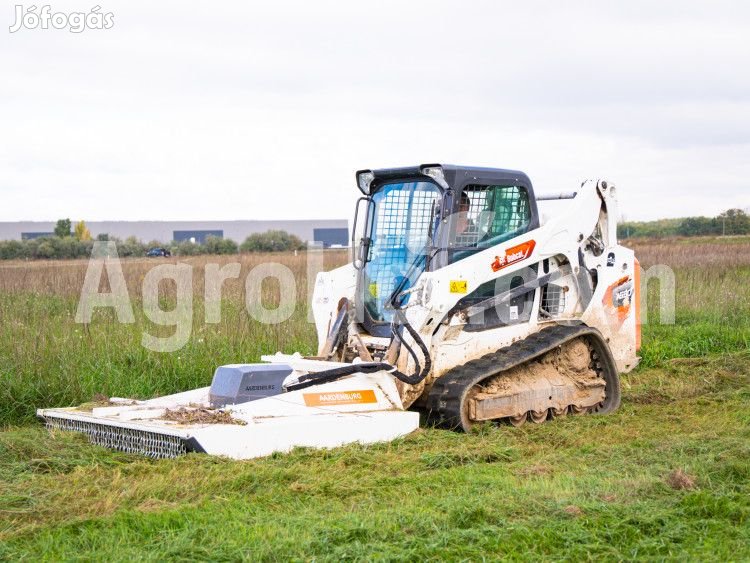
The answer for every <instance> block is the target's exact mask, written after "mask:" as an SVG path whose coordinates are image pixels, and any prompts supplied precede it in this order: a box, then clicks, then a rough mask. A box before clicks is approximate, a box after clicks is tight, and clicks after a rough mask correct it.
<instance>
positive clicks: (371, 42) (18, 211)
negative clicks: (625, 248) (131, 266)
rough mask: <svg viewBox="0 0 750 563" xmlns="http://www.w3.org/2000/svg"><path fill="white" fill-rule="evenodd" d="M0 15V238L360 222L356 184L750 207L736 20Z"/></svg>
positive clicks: (288, 11)
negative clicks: (511, 183)
mask: <svg viewBox="0 0 750 563" xmlns="http://www.w3.org/2000/svg"><path fill="white" fill-rule="evenodd" d="M97 1H98V2H99V4H96V3H95V2H94V1H92V2H82V1H80V0H76V1H72V2H70V1H66V2H50V3H49V6H50V10H51V13H64V14H70V13H74V12H86V13H89V12H90V11H91V10H92V9H93V8H94V7H95V6H97V5H98V6H100V7H101V10H100V12H101V13H111V14H112V15H113V20H112V21H113V23H114V25H113V26H112V27H111V28H109V29H85V30H83V31H82V32H80V33H72V32H71V31H69V30H68V29H59V30H58V29H54V28H52V27H51V25H50V26H49V29H41V28H39V27H38V28H36V29H26V28H21V29H19V30H17V31H15V32H13V33H11V32H10V28H12V27H14V25H15V24H16V10H17V7H16V5H18V6H22V9H23V11H24V13H25V12H26V11H27V10H28V9H29V8H30V7H31V6H32V5H36V6H37V7H40V6H42V5H44V4H43V2H36V3H35V4H32V3H30V2H26V3H24V4H21V3H20V2H19V0H14V1H8V0H4V1H3V2H2V3H0V221H20V220H55V219H58V218H61V217H71V218H73V219H75V220H78V219H85V220H222V219H223V220H228V219H308V218H318V219H323V218H327V219H341V218H351V216H352V213H353V207H354V202H355V201H356V199H357V197H358V195H359V192H358V191H357V188H356V186H355V181H354V172H355V171H356V170H358V169H363V168H380V167H393V166H407V165H414V164H419V163H427V162H445V163H451V164H465V165H473V166H494V167H499V168H511V169H518V170H523V171H524V172H526V173H527V174H528V175H529V177H530V178H531V180H532V182H533V183H534V186H535V189H536V190H537V192H552V191H557V192H559V191H571V190H574V189H575V188H576V187H577V186H578V185H580V182H581V181H582V180H584V179H586V178H604V179H606V180H607V181H608V182H610V183H614V184H615V185H616V186H617V187H618V192H619V198H620V209H621V212H622V215H623V217H624V218H625V219H628V220H649V219H656V218H661V217H678V216H685V215H708V216H711V215H715V214H717V213H719V212H720V211H722V210H724V209H728V208H732V207H740V208H748V207H750V71H748V69H750V39H748V38H750V4H748V3H746V2H722V1H716V2H691V1H684V0H683V1H679V2H652V1H651V2H645V1H640V0H629V1H628V2H606V1H604V2H535V1H528V2H503V1H494V2H493V1H468V0H464V1H462V2H458V1H452V2H443V1H435V0H433V1H430V2H404V1H403V0H402V1H400V2H379V1H375V0H370V1H369V2H357V1H354V0H352V1H348V2H344V1H341V2H327V1H321V0H315V2H284V1H274V2H270V1H269V2H263V3H260V2H241V3H240V2H237V3H233V2H222V3H217V2H169V1H161V0H160V1H159V2H140V1H133V0H131V1H128V2H124V1H120V2H113V1H110V0H97Z"/></svg>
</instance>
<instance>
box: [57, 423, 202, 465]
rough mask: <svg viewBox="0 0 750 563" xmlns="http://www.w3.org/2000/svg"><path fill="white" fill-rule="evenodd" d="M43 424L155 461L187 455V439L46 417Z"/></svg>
mask: <svg viewBox="0 0 750 563" xmlns="http://www.w3.org/2000/svg"><path fill="white" fill-rule="evenodd" d="M44 422H45V424H46V426H47V428H48V429H50V430H63V431H66V432H80V433H82V434H86V435H87V436H88V438H89V441H90V442H91V443H92V444H96V445H97V446H104V447H105V448H110V449H113V450H118V451H121V452H127V453H134V454H141V455H145V456H147V457H150V458H154V459H164V458H172V457H177V456H181V455H184V454H186V453H187V452H188V448H187V445H186V443H185V439H184V438H180V437H179V436H172V435H169V434H161V433H158V432H148V431H145V430H134V429H132V428H122V427H120V426H110V425H108V424H99V423H96V422H88V421H82V420H73V419H68V418H57V417H52V416H46V417H45V418H44Z"/></svg>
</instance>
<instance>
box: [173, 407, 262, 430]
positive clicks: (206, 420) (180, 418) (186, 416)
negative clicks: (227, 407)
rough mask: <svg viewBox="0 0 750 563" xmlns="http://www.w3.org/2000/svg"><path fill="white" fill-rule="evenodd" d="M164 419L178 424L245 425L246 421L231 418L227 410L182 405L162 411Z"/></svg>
mask: <svg viewBox="0 0 750 563" xmlns="http://www.w3.org/2000/svg"><path fill="white" fill-rule="evenodd" d="M162 419H164V420H171V421H172V422H177V423H179V424H238V425H240V426H245V425H246V424H247V422H245V421H244V420H238V419H236V418H232V415H231V414H229V413H228V412H227V411H218V410H213V409H206V408H191V409H187V408H185V407H182V408H180V409H175V410H170V409H167V410H166V411H164V416H162Z"/></svg>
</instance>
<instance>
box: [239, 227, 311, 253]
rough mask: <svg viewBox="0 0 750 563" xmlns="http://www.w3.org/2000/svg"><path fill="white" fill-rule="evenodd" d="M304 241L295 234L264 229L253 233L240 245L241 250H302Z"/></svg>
mask: <svg viewBox="0 0 750 563" xmlns="http://www.w3.org/2000/svg"><path fill="white" fill-rule="evenodd" d="M304 248H305V243H304V242H302V240H301V239H300V238H299V237H298V236H295V235H292V234H289V233H287V232H286V231H266V232H265V233H254V234H252V235H250V236H249V237H247V238H246V239H245V242H243V243H242V244H241V245H240V250H241V251H242V252H284V251H289V250H304Z"/></svg>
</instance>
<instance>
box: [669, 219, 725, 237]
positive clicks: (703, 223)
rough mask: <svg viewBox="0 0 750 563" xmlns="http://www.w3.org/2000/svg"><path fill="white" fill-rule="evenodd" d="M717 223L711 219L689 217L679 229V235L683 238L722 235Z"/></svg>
mask: <svg viewBox="0 0 750 563" xmlns="http://www.w3.org/2000/svg"><path fill="white" fill-rule="evenodd" d="M720 233H721V230H720V229H717V221H716V219H714V218H709V217H687V218H686V219H684V220H683V221H682V223H680V226H679V227H677V234H678V235H680V236H683V237H697V236H706V235H717V234H720Z"/></svg>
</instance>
